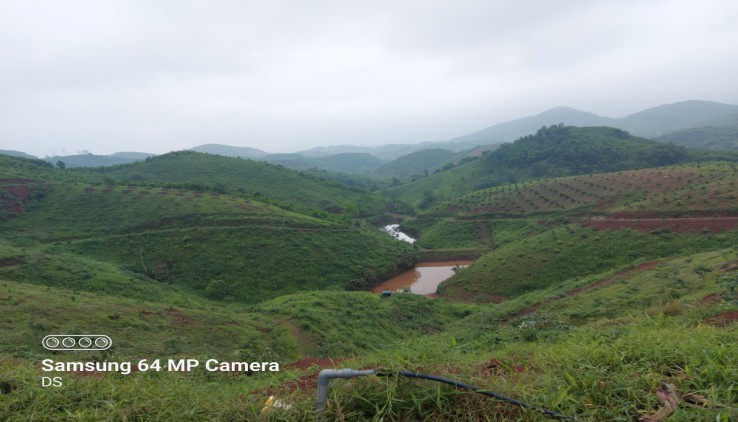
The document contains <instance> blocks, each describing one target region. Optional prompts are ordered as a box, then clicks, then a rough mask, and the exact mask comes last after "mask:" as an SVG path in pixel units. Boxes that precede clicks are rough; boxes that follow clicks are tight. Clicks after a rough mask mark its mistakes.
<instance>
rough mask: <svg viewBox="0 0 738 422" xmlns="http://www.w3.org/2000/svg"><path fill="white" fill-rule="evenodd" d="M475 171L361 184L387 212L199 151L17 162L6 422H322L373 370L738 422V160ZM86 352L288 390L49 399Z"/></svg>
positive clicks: (528, 162)
mask: <svg viewBox="0 0 738 422" xmlns="http://www.w3.org/2000/svg"><path fill="white" fill-rule="evenodd" d="M641 117H642V118H645V117H643V116H641ZM630 122H631V123H629V124H632V125H636V124H640V125H641V126H640V127H642V128H644V129H643V130H646V129H647V128H652V127H654V126H652V125H647V124H646V123H644V120H640V121H639V120H637V119H631V120H630ZM639 122H640V123H639ZM636 126H637V125H636ZM636 126H634V127H636ZM498 129H499V128H498ZM649 130H651V129H649ZM247 152H250V153H253V151H247ZM421 152H422V151H421ZM451 152H452V153H453V151H451ZM452 153H449V151H448V150H441V149H438V148H436V149H428V152H426V153H422V154H421V153H419V152H418V151H410V152H408V154H410V155H409V156H408V157H406V158H404V159H402V157H399V158H397V160H398V162H397V163H394V165H390V164H386V163H385V164H384V165H383V170H382V171H384V172H385V174H386V175H390V177H394V178H395V179H394V180H393V181H387V180H386V179H382V177H388V176H376V175H364V176H362V177H365V179H363V181H361V182H359V181H357V180H358V179H352V180H354V181H356V183H357V184H359V183H360V184H362V185H365V186H369V185H371V184H374V188H372V189H370V188H360V187H357V186H355V185H352V186H349V185H348V184H344V183H340V182H338V181H336V180H337V179H338V178H339V176H338V175H337V174H336V173H331V174H330V175H328V173H326V177H321V176H320V174H321V171H302V170H300V171H297V170H293V169H289V168H287V167H286V166H282V165H275V164H268V163H264V162H257V161H253V160H250V159H244V158H234V157H224V156H219V155H215V154H204V153H200V152H193V151H186V152H174V153H169V154H165V155H161V156H156V157H149V158H145V159H144V160H143V161H139V162H136V163H125V164H116V165H113V166H108V167H96V168H59V167H58V166H53V165H50V164H49V163H46V162H44V161H43V160H35V159H29V158H23V157H11V156H7V155H0V233H1V236H0V316H1V318H0V327H1V328H2V333H3V341H2V343H0V393H1V394H0V415H2V416H3V417H4V419H7V420H28V419H39V420H55V419H64V418H72V419H74V420H98V419H102V420H106V419H107V420H148V419H157V418H158V419H168V418H174V417H175V415H176V417H177V418H179V419H181V420H203V419H213V420H314V419H315V417H316V414H315V411H314V405H315V389H316V385H317V384H316V382H317V374H318V371H319V370H320V369H324V368H354V369H383V370H385V371H387V372H388V373H395V374H396V373H399V372H398V371H417V372H422V373H426V374H434V375H437V376H441V377H446V378H451V379H454V380H458V381H460V382H464V383H468V384H471V385H475V386H478V387H480V388H483V389H487V390H490V391H494V392H497V393H500V394H503V395H506V396H509V397H515V398H516V399H519V400H523V401H525V402H527V403H531V404H534V405H535V406H538V407H541V408H545V409H553V410H555V411H556V412H558V413H561V414H563V415H567V416H571V417H575V418H576V420H584V421H587V420H592V421H598V420H637V419H639V418H649V417H652V416H653V415H656V414H663V413H668V414H667V416H666V417H664V418H662V419H661V420H669V421H672V420H673V421H680V420H685V421H686V420H719V421H722V420H725V421H727V420H732V419H734V418H735V417H736V416H738V410H736V409H738V384H736V380H738V369H737V368H738V322H737V321H736V313H738V200H737V199H736V198H738V187H737V186H736V182H737V181H738V170H737V167H736V166H737V165H738V155H736V153H735V152H731V151H720V152H716V151H714V150H699V149H691V148H687V147H684V146H677V145H674V144H663V143H658V142H656V141H652V140H648V139H643V138H638V137H636V136H633V135H631V134H630V133H628V132H625V131H624V130H622V129H615V128H608V127H572V126H564V125H558V124H557V125H553V126H548V127H545V126H544V127H542V128H540V129H539V130H538V131H537V132H536V133H535V134H528V135H526V136H522V137H519V138H517V139H516V140H515V142H511V143H507V144H504V145H502V146H500V147H499V148H496V149H492V150H488V151H486V152H484V153H481V154H469V155H464V154H460V155H457V154H456V153H453V154H452ZM352 154H353V153H352ZM449 157H455V158H453V159H451V158H449ZM282 158H285V159H287V158H288V157H282ZM293 158H294V157H293ZM343 158H347V159H349V160H350V161H349V162H350V163H354V164H355V163H357V161H356V160H359V159H361V160H364V161H363V162H364V163H367V165H369V164H370V163H373V164H371V165H376V164H377V162H376V161H369V160H366V158H367V157H364V156H361V157H357V156H356V155H345V156H344V157H343ZM449 160H450V161H449ZM328 161H330V165H331V166H334V167H333V168H341V164H340V160H338V159H334V160H332V161H331V160H328ZM328 161H326V162H328ZM403 169H405V170H407V171H404V170H403ZM323 171H325V172H332V171H333V170H323ZM340 177H344V176H340ZM390 225H392V226H393V227H396V229H397V230H399V231H401V232H402V233H405V234H407V236H409V237H410V238H412V239H414V242H412V243H411V242H408V241H402V240H399V239H397V238H395V237H394V236H392V235H390V234H388V233H385V232H383V231H382V230H381V228H382V227H386V226H390ZM406 240H407V239H406ZM441 268H443V269H444V270H443V271H445V273H441V270H440V269H441ZM426 272H427V273H426ZM430 273H435V276H436V277H438V278H436V279H435V281H433V282H432V285H415V284H413V283H414V282H415V281H416V280H417V277H418V275H422V277H423V280H425V277H426V276H429V275H432V274H430ZM398 276H399V277H401V278H394V277H398ZM402 277H404V278H402ZM385 283H388V284H385ZM439 283H440V284H439ZM397 289H400V290H405V289H408V290H409V292H397ZM385 290H391V291H392V294H389V295H383V294H381V293H382V292H383V291H385ZM414 293H417V294H414ZM427 296H432V297H427ZM88 333H99V334H105V335H107V336H109V337H110V338H111V339H112V340H113V347H112V348H111V349H109V350H106V351H98V352H91V351H90V352H87V351H82V352H60V353H56V354H54V355H53V359H54V360H55V361H59V362H76V361H80V360H86V361H90V362H102V361H116V362H140V361H141V360H142V359H147V360H149V361H150V360H152V359H163V360H167V359H196V360H198V361H200V362H208V361H212V360H215V361H218V362H221V363H223V364H224V365H225V366H223V367H224V368H230V366H228V364H227V363H228V362H255V363H259V362H274V363H278V366H279V368H280V370H279V371H273V372H269V371H253V372H252V371H231V370H226V371H209V370H204V369H203V368H200V369H195V370H192V371H181V372H171V373H167V372H156V371H150V370H146V369H145V366H144V367H138V366H135V365H134V366H132V368H131V371H130V373H129V374H125V375H123V374H116V373H103V372H100V371H76V372H75V371H72V372H69V373H64V375H63V377H62V378H63V384H64V385H63V386H62V387H59V388H47V387H43V386H42V385H41V383H40V377H41V376H42V374H41V372H40V367H41V364H40V363H41V361H42V360H43V359H47V358H50V357H52V355H51V352H50V351H48V350H45V349H44V348H43V347H42V344H41V339H42V338H44V336H46V335H49V334H70V335H77V334H88ZM666 386H668V388H667V387H666ZM330 388H331V390H330V395H329V401H328V407H327V409H326V411H325V415H324V416H325V417H326V419H328V420H362V419H372V418H377V419H380V418H384V419H385V420H454V419H460V420H483V419H485V418H486V419H490V420H526V421H528V420H533V421H536V420H548V419H549V418H548V416H546V415H545V414H543V413H541V412H537V411H535V410H527V409H524V408H521V407H518V406H512V405H510V404H507V403H504V402H501V401H498V400H494V399H490V398H487V397H483V396H481V395H475V394H473V393H470V392H468V391H465V390H462V389H456V388H453V387H451V386H441V385H440V384H434V383H431V382H427V381H425V382H423V381H420V380H414V379H408V378H403V377H399V376H389V377H362V378H356V379H353V380H350V381H349V380H335V381H333V382H332V383H331V387H330ZM667 390H669V391H677V392H678V394H677V393H675V394H676V395H677V397H678V398H677V400H678V403H677V405H676V406H671V407H669V406H668V405H667V404H665V403H664V400H662V399H660V397H663V396H664V394H666V393H665V391H667ZM270 396H273V400H272V401H271V402H270V403H275V400H276V403H281V405H266V406H265V402H266V401H267V399H268V398H269V397H270ZM667 407H668V409H667ZM664 409H667V410H664ZM644 420H656V419H644Z"/></svg>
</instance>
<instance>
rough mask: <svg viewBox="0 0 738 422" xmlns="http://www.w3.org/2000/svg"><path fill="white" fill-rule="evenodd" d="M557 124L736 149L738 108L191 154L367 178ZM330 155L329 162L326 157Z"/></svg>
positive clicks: (576, 115) (564, 117)
mask: <svg viewBox="0 0 738 422" xmlns="http://www.w3.org/2000/svg"><path fill="white" fill-rule="evenodd" d="M559 123H563V124H564V125H567V126H610V127H614V128H618V129H623V130H626V131H628V132H630V133H631V134H633V135H635V136H640V137H644V138H652V139H657V140H660V141H667V142H669V141H671V142H675V143H679V144H682V145H685V146H690V147H697V148H713V149H727V150H737V149H738V135H736V133H737V132H738V129H736V128H738V105H732V104H723V103H716V102H711V101H700V100H690V101H682V102H678V103H673V104H665V105H660V106H657V107H652V108H649V109H646V110H643V111H639V112H637V113H633V114H631V115H629V116H626V117H623V118H617V119H615V118H610V117H604V116H599V115H597V114H593V113H590V112H586V111H581V110H576V109H573V108H570V107H555V108H552V109H549V110H546V111H544V112H542V113H540V114H537V115H534V116H528V117H523V118H520V119H515V120H510V121H507V122H503V123H498V124H496V125H493V126H490V127H487V128H484V129H482V130H479V131H476V132H473V133H470V134H467V135H463V136H459V137H456V138H453V139H449V140H446V141H436V142H422V143H419V144H387V145H382V146H376V147H367V146H356V145H333V146H327V147H326V146H321V147H316V148H311V149H308V150H304V151H299V152H296V153H292V154H269V153H268V152H266V151H263V150H260V149H257V148H250V147H238V146H229V145H221V144H204V145H199V146H196V147H193V148H190V150H191V151H197V152H203V153H209V154H217V155H224V156H228V157H241V158H249V159H255V160H260V161H267V162H271V163H276V164H280V165H283V166H285V167H289V168H292V169H296V170H304V169H311V168H320V169H325V170H329V171H343V172H350V173H357V174H368V173H371V172H373V171H374V170H376V169H378V168H380V166H382V165H383V164H385V163H388V162H391V161H392V160H395V159H397V158H400V157H403V156H406V155H408V154H411V153H414V152H417V151H422V150H428V149H444V150H447V151H450V152H453V153H460V152H469V151H471V150H474V149H475V148H478V147H480V146H482V147H483V149H490V148H491V147H489V146H490V145H496V144H502V143H506V142H511V141H514V140H516V139H518V138H520V137H522V136H526V135H530V134H533V133H535V132H536V131H537V130H538V129H539V128H541V127H543V126H550V125H556V124H559ZM683 131H686V132H683ZM682 132H683V133H682ZM0 154H6V155H16V156H17V155H21V156H24V157H26V158H29V157H32V156H30V155H28V154H24V153H22V152H18V151H3V150H0ZM148 156H151V154H146V153H115V154H111V155H93V154H80V155H67V156H54V157H45V158H44V159H45V160H47V161H50V162H52V163H56V162H57V161H63V162H64V163H65V165H66V166H67V167H96V166H109V165H114V164H123V163H129V162H134V161H139V160H143V159H145V158H146V157H148ZM326 157H331V158H329V159H326ZM33 158H35V157H33Z"/></svg>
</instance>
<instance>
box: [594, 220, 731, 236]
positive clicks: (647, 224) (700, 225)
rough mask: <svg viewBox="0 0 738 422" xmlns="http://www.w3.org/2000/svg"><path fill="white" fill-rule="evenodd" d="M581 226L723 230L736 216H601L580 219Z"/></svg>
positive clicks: (676, 230)
mask: <svg viewBox="0 0 738 422" xmlns="http://www.w3.org/2000/svg"><path fill="white" fill-rule="evenodd" d="M581 224H582V226H585V227H594V228H597V229H600V230H622V229H632V230H637V231H641V232H651V231H654V230H658V229H668V230H670V231H672V232H675V233H699V232H702V231H704V230H705V229H707V230H708V231H710V232H712V233H715V232H723V231H729V230H735V229H736V228H737V227H738V217H694V218H687V217H685V218H639V219H631V218H628V219H625V218H601V219H588V220H583V221H581Z"/></svg>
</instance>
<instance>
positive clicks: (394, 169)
mask: <svg viewBox="0 0 738 422" xmlns="http://www.w3.org/2000/svg"><path fill="white" fill-rule="evenodd" d="M457 156H458V153H456V152H453V151H449V150H446V149H438V148H435V149H424V150H421V151H417V152H413V153H410V154H408V155H404V156H402V157H400V158H397V159H395V160H392V161H390V162H389V163H386V164H384V165H382V166H381V167H379V168H377V169H376V170H375V171H374V173H375V174H377V175H379V176H396V177H406V176H413V175H426V176H427V175H428V173H433V172H434V171H436V170H439V169H440V168H441V167H443V166H444V165H445V164H447V163H450V162H451V161H452V160H453V159H454V158H456V157H457Z"/></svg>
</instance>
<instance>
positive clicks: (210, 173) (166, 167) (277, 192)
mask: <svg viewBox="0 0 738 422" xmlns="http://www.w3.org/2000/svg"><path fill="white" fill-rule="evenodd" d="M87 174H92V175H93V176H96V177H97V179H98V180H99V181H105V180H113V181H115V182H119V183H136V184H151V183H153V184H158V185H162V184H168V185H169V186H180V187H186V188H190V189H201V190H212V191H215V192H224V193H225V192H229V193H246V194H249V195H251V196H253V197H255V198H259V197H263V198H268V199H271V200H275V201H279V202H282V203H284V204H296V205H300V206H303V207H307V208H312V209H317V210H322V211H330V212H340V211H341V210H342V209H344V208H346V207H351V206H356V207H358V209H359V212H360V213H361V214H374V213H378V212H381V211H382V210H383V209H384V208H385V207H386V206H387V204H388V201H387V200H386V199H385V198H382V197H380V196H378V195H373V194H369V193H367V192H365V191H361V190H358V189H354V188H350V187H348V186H345V185H341V184H338V183H335V182H329V181H325V180H321V179H318V178H315V177H311V176H308V175H305V174H301V173H298V172H295V171H292V170H289V169H286V168H284V167H281V166H277V165H273V164H267V163H263V162H258V161H251V160H244V159H239V158H230V157H222V156H217V155H208V154H201V153H196V152H175V153H169V154H165V155H160V156H157V157H152V158H150V159H148V160H146V161H144V162H139V163H133V164H129V165H122V166H114V167H108V168H102V169H96V170H94V171H93V172H92V173H87ZM304 211H306V212H309V211H308V210H304Z"/></svg>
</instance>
